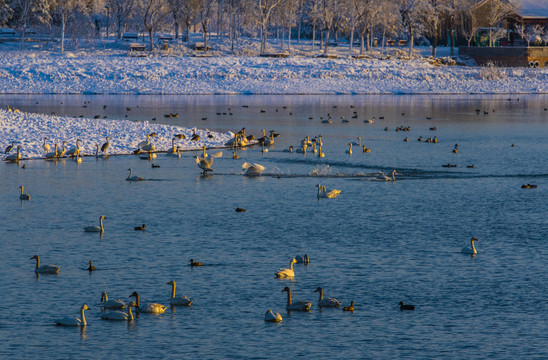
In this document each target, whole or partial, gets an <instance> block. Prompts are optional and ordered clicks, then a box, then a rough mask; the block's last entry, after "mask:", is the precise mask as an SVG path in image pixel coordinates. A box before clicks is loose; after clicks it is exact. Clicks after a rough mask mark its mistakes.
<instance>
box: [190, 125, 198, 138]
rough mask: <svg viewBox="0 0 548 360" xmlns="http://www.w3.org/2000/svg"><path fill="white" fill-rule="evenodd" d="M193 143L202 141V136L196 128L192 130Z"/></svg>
mask: <svg viewBox="0 0 548 360" xmlns="http://www.w3.org/2000/svg"><path fill="white" fill-rule="evenodd" d="M190 140H192V141H200V135H198V134H196V128H194V129H192V137H191V138H190Z"/></svg>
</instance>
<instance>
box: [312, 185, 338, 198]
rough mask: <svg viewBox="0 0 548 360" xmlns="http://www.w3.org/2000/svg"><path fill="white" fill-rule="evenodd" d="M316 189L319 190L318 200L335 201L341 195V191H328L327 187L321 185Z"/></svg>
mask: <svg viewBox="0 0 548 360" xmlns="http://www.w3.org/2000/svg"><path fill="white" fill-rule="evenodd" d="M316 187H317V188H318V199H321V198H324V199H326V198H327V199H334V198H336V197H337V196H339V195H340V193H341V191H340V190H337V189H329V191H328V190H327V189H326V187H325V186H322V185H320V184H318V185H316Z"/></svg>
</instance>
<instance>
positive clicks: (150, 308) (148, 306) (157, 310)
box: [129, 291, 167, 314]
mask: <svg viewBox="0 0 548 360" xmlns="http://www.w3.org/2000/svg"><path fill="white" fill-rule="evenodd" d="M129 297H134V298H135V302H136V306H135V311H137V312H142V313H150V314H162V313H163V312H164V311H166V309H167V306H165V305H161V304H157V303H144V304H142V305H141V299H140V297H139V293H137V291H134V292H133V293H132V294H131V295H129Z"/></svg>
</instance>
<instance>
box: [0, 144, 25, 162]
mask: <svg viewBox="0 0 548 360" xmlns="http://www.w3.org/2000/svg"><path fill="white" fill-rule="evenodd" d="M4 160H8V161H13V162H17V161H19V160H21V145H17V153H15V154H11V155H10V156H6V158H5V159H4Z"/></svg>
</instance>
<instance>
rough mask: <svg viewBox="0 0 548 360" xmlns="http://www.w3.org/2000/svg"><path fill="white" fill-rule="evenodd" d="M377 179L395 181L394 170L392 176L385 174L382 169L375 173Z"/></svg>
mask: <svg viewBox="0 0 548 360" xmlns="http://www.w3.org/2000/svg"><path fill="white" fill-rule="evenodd" d="M377 179H379V180H385V181H396V170H392V176H391V177H390V176H386V175H385V174H384V173H383V172H382V171H379V173H378V174H377Z"/></svg>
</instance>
